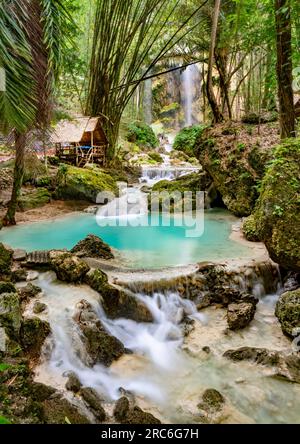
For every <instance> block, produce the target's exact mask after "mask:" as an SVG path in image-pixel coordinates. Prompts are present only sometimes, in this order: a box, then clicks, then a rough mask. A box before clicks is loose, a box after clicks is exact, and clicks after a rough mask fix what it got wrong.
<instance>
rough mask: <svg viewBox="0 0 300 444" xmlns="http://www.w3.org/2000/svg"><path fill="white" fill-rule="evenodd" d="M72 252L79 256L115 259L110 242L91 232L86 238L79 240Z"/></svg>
mask: <svg viewBox="0 0 300 444" xmlns="http://www.w3.org/2000/svg"><path fill="white" fill-rule="evenodd" d="M71 253H73V254H76V256H78V257H92V258H96V259H106V260H108V259H113V258H114V255H113V254H112V251H111V248H110V246H109V245H108V244H106V243H105V242H103V240H102V239H100V237H98V236H94V235H93V234H89V235H88V236H87V237H86V238H85V239H83V240H82V241H80V242H78V244H77V245H75V247H74V248H72V250H71Z"/></svg>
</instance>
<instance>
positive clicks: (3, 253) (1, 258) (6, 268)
mask: <svg viewBox="0 0 300 444" xmlns="http://www.w3.org/2000/svg"><path fill="white" fill-rule="evenodd" d="M12 262H13V251H12V250H9V249H8V248H6V247H5V246H4V245H3V244H2V243H0V280H3V281H6V280H8V279H9V278H10V276H11V267H12Z"/></svg>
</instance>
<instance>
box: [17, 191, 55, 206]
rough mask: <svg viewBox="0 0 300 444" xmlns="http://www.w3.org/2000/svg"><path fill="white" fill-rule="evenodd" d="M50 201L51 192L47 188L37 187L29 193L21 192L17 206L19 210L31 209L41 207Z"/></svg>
mask: <svg viewBox="0 0 300 444" xmlns="http://www.w3.org/2000/svg"><path fill="white" fill-rule="evenodd" d="M50 202H51V193H50V191H48V190H47V188H37V189H35V190H31V191H30V192H29V193H26V194H23V195H22V196H21V197H20V199H19V201H18V206H19V209H20V210H21V211H26V210H32V209H33V208H39V207H43V206H44V205H46V204H48V203H50Z"/></svg>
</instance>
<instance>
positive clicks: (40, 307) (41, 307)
mask: <svg viewBox="0 0 300 444" xmlns="http://www.w3.org/2000/svg"><path fill="white" fill-rule="evenodd" d="M46 309H47V305H46V304H44V303H43V302H40V301H36V302H35V303H34V306H33V313H34V314H40V313H43V312H44V311H45V310H46Z"/></svg>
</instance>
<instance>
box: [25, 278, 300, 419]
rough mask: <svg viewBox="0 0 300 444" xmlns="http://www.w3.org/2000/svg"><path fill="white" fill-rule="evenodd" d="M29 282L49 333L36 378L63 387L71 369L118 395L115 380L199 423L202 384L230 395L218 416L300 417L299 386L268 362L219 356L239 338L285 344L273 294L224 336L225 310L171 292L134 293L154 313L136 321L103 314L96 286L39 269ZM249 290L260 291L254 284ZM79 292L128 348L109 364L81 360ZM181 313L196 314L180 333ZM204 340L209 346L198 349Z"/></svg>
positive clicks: (162, 412)
mask: <svg viewBox="0 0 300 444" xmlns="http://www.w3.org/2000/svg"><path fill="white" fill-rule="evenodd" d="M36 283H37V285H39V286H40V287H41V288H42V289H43V292H44V295H43V296H42V297H41V298H40V299H41V300H42V301H43V302H45V303H46V304H47V305H48V320H49V322H50V324H51V329H52V332H53V334H52V337H51V338H50V341H49V344H48V348H46V350H45V355H44V359H43V362H42V364H41V365H40V366H39V367H38V368H37V369H36V379H37V380H38V381H40V382H44V383H46V384H50V385H52V386H54V387H57V388H63V387H64V385H65V383H66V373H67V372H68V371H70V370H71V371H74V372H75V373H76V374H77V375H78V377H79V379H80V381H81V383H82V384H83V385H85V386H89V387H93V388H95V389H96V390H98V391H99V393H100V394H101V395H102V396H104V398H105V399H107V401H110V400H116V399H118V398H119V397H120V391H119V389H120V388H121V387H122V388H123V389H125V390H129V391H131V392H132V393H133V394H134V395H135V396H136V398H137V400H138V402H139V404H140V405H141V407H142V408H146V409H147V410H150V411H151V412H152V413H154V414H157V415H158V416H159V417H160V418H162V419H163V420H164V421H166V422H174V423H193V422H198V420H199V418H198V415H199V413H198V407H197V405H198V404H199V402H200V399H201V393H203V391H204V390H205V389H206V388H215V389H217V390H220V391H221V393H223V395H224V396H225V397H226V398H227V399H228V400H229V401H230V403H231V407H230V408H231V410H230V413H229V416H228V418H227V419H226V420H225V422H234V423H239V422H258V423H281V422H282V423H284V422H299V415H298V414H297V412H298V411H299V408H300V386H299V385H297V384H290V383H287V382H283V381H280V380H277V379H274V378H270V377H268V375H270V372H271V370H270V369H267V368H266V369H264V368H262V367H260V366H255V365H253V364H251V363H246V362H245V363H243V362H242V363H239V364H234V363H232V362H230V361H228V360H226V359H224V358H222V354H223V352H224V351H225V350H228V349H230V348H238V347H241V346H245V345H249V346H256V347H257V346H260V347H267V348H270V349H278V350H285V351H288V347H289V346H290V342H289V341H288V339H286V338H284V336H283V335H282V333H281V330H280V326H279V324H278V322H277V321H276V319H275V318H274V301H275V300H276V296H275V295H274V296H272V297H266V298H265V297H263V298H262V301H261V303H260V304H258V308H257V313H256V317H255V320H254V321H253V322H252V323H251V324H250V326H249V327H247V328H246V329H244V330H243V331H242V332H238V333H230V334H229V335H226V336H225V335H224V330H225V329H226V311H225V310H222V309H217V310H215V309H214V308H207V309H205V310H204V311H203V312H201V313H200V314H199V313H197V310H196V307H195V305H194V304H193V302H191V301H189V300H184V299H181V297H180V296H179V295H178V293H176V292H168V293H166V294H162V293H155V294H154V295H152V296H146V295H141V294H139V295H137V297H138V298H139V299H140V300H142V301H143V302H144V303H145V304H146V306H147V307H148V309H149V310H150V311H151V313H152V315H153V319H154V320H153V322H152V323H137V322H134V321H132V320H128V319H116V320H111V319H108V318H107V317H106V315H105V313H104V312H103V309H102V307H101V304H100V303H99V295H98V293H96V292H94V291H93V290H91V289H90V288H89V287H87V286H72V285H66V284H61V283H59V282H57V281H55V275H54V273H44V274H42V275H40V277H39V279H38V281H37V282H36ZM255 291H256V292H257V293H259V289H256V290H255ZM277 297H278V296H277ZM82 299H85V300H87V301H88V302H89V303H90V304H91V305H92V307H93V308H94V311H95V312H96V313H97V315H98V316H99V318H100V319H101V322H102V323H103V325H104V326H105V328H106V329H107V330H108V331H109V332H110V333H111V334H112V335H114V336H116V337H117V338H118V339H119V340H120V341H121V342H122V343H123V344H124V346H125V347H126V348H128V349H130V350H131V351H132V352H133V353H132V354H127V355H124V356H123V357H121V358H120V359H119V360H118V361H116V362H114V363H113V364H112V365H111V367H110V368H105V367H104V366H102V365H100V364H97V365H95V366H93V367H90V366H89V365H88V356H87V354H86V351H85V347H84V345H83V343H82V341H81V334H80V331H79V328H78V327H77V324H76V322H75V321H74V319H73V316H74V314H75V313H76V305H77V304H78V302H80V301H81V300H82ZM33 303H34V300H33V301H32V302H31V304H33ZM29 310H30V307H29ZM43 316H46V315H43ZM186 317H188V318H191V319H195V324H194V330H193V331H192V333H191V334H190V335H189V336H188V337H186V338H185V335H184V332H183V329H182V326H183V325H184V324H183V323H182V321H183V320H184V319H185V318H186ZM204 346H209V347H210V348H211V350H212V352H211V353H210V354H207V353H206V352H204V351H203V350H202V349H203V347H204ZM279 394H280V396H279ZM286 406H289V408H288V409H287V408H286Z"/></svg>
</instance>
